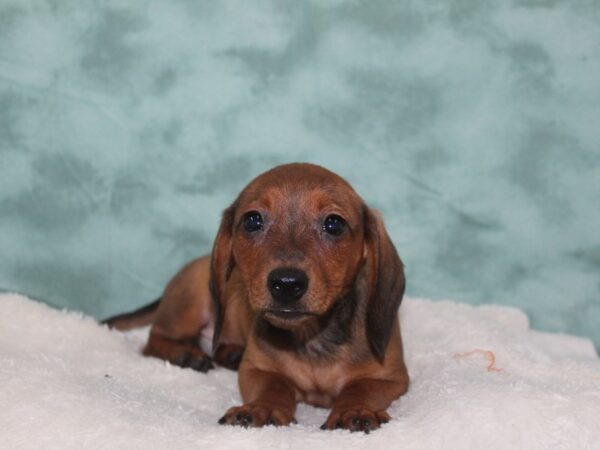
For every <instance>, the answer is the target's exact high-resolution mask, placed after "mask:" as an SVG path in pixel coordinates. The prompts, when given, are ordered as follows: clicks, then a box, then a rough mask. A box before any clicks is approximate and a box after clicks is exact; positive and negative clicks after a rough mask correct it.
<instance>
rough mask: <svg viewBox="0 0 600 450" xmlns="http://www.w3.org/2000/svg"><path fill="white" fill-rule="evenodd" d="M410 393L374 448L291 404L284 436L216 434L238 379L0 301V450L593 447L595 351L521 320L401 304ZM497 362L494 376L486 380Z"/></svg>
mask: <svg viewBox="0 0 600 450" xmlns="http://www.w3.org/2000/svg"><path fill="white" fill-rule="evenodd" d="M401 322H402V332H403V335H404V336H405V338H406V339H405V341H406V344H405V351H406V354H405V356H406V360H407V365H408V367H409V368H410V371H411V377H412V380H413V383H412V384H411V389H410V391H409V392H408V394H406V395H405V396H403V397H402V398H401V399H400V400H398V401H396V402H395V403H393V404H392V406H391V408H390V409H389V412H390V414H391V416H392V417H393V419H394V420H392V421H391V422H389V423H388V424H385V425H383V427H382V428H381V429H380V430H379V431H378V432H377V433H372V434H370V435H363V434H362V433H359V434H357V433H352V434H351V433H350V432H348V431H341V430H338V431H332V432H323V431H322V430H320V429H319V425H320V424H321V423H323V421H324V419H325V417H326V416H327V410H325V409H318V408H313V407H310V406H306V405H300V406H299V409H298V412H297V419H298V424H297V425H292V426H291V427H289V428H287V427H286V428H275V427H271V426H269V427H266V428H263V429H242V428H238V427H223V426H219V425H217V423H216V421H217V419H218V418H219V417H220V415H221V414H222V412H223V410H224V409H226V408H228V407H229V406H232V405H235V404H238V403H239V402H240V397H239V393H238V387H237V383H236V378H237V375H236V373H234V372H231V371H229V370H226V369H223V368H217V369H215V370H213V371H211V372H209V373H208V374H200V373H198V372H194V371H193V370H191V369H181V368H178V367H175V366H171V365H169V364H167V363H164V362H162V361H160V360H158V359H154V358H144V357H142V356H141V355H140V352H139V350H140V348H141V347H142V345H143V344H144V341H145V339H146V334H147V330H140V331H137V332H134V333H128V334H123V333H120V332H117V331H110V330H108V329H107V328H106V327H103V326H100V325H98V324H97V323H96V322H95V321H94V320H93V319H92V318H89V317H85V316H82V315H81V314H79V313H70V312H60V311H56V310H54V309H51V308H49V307H47V306H45V305H43V304H40V303H36V302H34V301H31V300H29V299H27V298H25V297H21V296H18V295H0V399H1V404H2V408H0V429H1V430H2V432H1V433H0V448H11V449H25V448H26V449H31V448H45V449H51V448H57V449H86V448H93V449H100V448H107V449H108V448H110V449H120V448H122V449H131V448H144V449H153V448H157V449H158V448H178V449H186V448H190V449H198V448H214V449H217V448H219V449H220V448H236V449H244V448H259V447H260V448H269V447H272V448H280V447H282V446H285V447H286V448H299V449H306V448H332V449H336V448H340V449H345V450H347V449H349V448H417V449H418V448H427V449H431V448H495V449H501V448H528V449H535V448H581V449H583V448H593V447H596V448H597V445H598V442H600V429H599V428H598V426H597V425H598V423H597V421H598V417H600V390H599V389H598V386H600V361H599V360H598V357H597V355H596V353H595V351H594V348H593V346H592V345H591V343H590V342H589V341H587V340H585V339H581V338H575V337H572V336H567V335H555V334H546V333H540V332H536V331H532V330H530V329H529V324H528V320H527V318H526V316H525V315H524V314H523V313H522V312H520V311H519V310H516V309H511V308H506V307H499V306H483V307H472V306H467V305H463V304H457V303H453V302H447V301H444V302H435V303H434V302H431V301H428V300H417V299H406V300H405V302H404V304H403V307H402V313H401ZM475 349H485V350H488V351H492V352H493V353H494V355H495V358H496V364H495V367H496V368H499V369H501V371H500V372H495V371H488V370H487V367H488V364H489V361H488V360H487V359H486V355H485V354H484V353H481V352H475V353H472V354H470V355H468V356H463V357H459V358H457V357H455V355H457V354H465V353H468V352H471V351H472V350H475Z"/></svg>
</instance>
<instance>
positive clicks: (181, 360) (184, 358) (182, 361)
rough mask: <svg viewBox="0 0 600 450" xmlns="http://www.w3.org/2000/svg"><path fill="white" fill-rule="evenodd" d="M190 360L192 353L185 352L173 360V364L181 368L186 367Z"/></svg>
mask: <svg viewBox="0 0 600 450" xmlns="http://www.w3.org/2000/svg"><path fill="white" fill-rule="evenodd" d="M189 359H190V352H183V353H181V354H180V355H179V356H178V357H177V358H175V359H174V360H173V364H175V365H176V366H179V367H186V364H187V362H188V360H189Z"/></svg>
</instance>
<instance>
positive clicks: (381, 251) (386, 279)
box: [365, 209, 406, 360]
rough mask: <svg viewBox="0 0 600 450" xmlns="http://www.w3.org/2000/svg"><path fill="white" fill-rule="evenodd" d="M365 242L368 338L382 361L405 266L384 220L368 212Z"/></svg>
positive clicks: (402, 284) (376, 213) (401, 294)
mask: <svg viewBox="0 0 600 450" xmlns="http://www.w3.org/2000/svg"><path fill="white" fill-rule="evenodd" d="M365 242H366V252H367V264H368V271H367V276H368V282H369V299H368V301H369V303H368V305H367V337H368V339H369V344H370V345H371V350H372V351H373V353H374V354H375V356H377V358H379V359H380V360H383V357H384V355H385V350H386V348H387V345H388V342H389V340H390V334H391V333H392V328H393V326H394V322H395V321H396V320H397V315H398V308H399V307H400V303H401V302H402V296H403V295H404V288H405V285H406V281H405V278H404V268H403V267H404V266H403V264H402V261H400V257H399V256H398V253H397V252H396V248H395V247H394V244H393V243H392V241H391V239H390V237H389V236H388V234H387V232H386V231H385V226H384V224H383V219H382V218H381V216H380V215H379V213H378V212H375V211H372V210H369V209H366V212H365Z"/></svg>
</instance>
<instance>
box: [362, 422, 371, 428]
mask: <svg viewBox="0 0 600 450" xmlns="http://www.w3.org/2000/svg"><path fill="white" fill-rule="evenodd" d="M362 426H363V429H364V430H365V431H368V430H370V429H371V419H363V422H362Z"/></svg>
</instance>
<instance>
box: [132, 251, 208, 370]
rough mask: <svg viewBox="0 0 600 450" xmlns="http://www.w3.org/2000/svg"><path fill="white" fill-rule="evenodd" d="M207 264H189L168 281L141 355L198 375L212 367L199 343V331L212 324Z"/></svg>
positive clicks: (199, 261) (206, 260) (202, 262)
mask: <svg viewBox="0 0 600 450" xmlns="http://www.w3.org/2000/svg"><path fill="white" fill-rule="evenodd" d="M209 264H210V258H209V257H204V258H200V259H197V260H195V261H192V262H191V263H189V264H188V265H187V266H185V267H184V268H183V269H182V270H181V271H180V272H179V273H178V274H177V275H175V277H174V278H173V279H172V280H171V281H170V282H169V284H168V285H167V287H166V289H165V292H164V294H163V297H162V301H161V302H160V305H159V306H158V310H157V311H156V318H155V320H154V324H153V325H152V329H151V330H150V337H149V339H148V343H147V344H146V347H145V348H144V350H143V353H144V355H146V356H155V357H157V358H161V359H164V360H167V361H169V362H171V363H172V364H175V365H178V366H181V367H190V368H192V369H194V370H198V371H200V372H206V371H208V370H209V369H212V368H213V365H212V361H211V358H210V356H208V355H207V354H206V353H204V352H203V351H202V350H201V349H200V346H199V343H198V340H199V337H200V334H201V333H202V331H203V330H204V329H206V328H207V327H209V328H210V327H211V324H212V323H214V313H213V308H212V302H211V299H210V293H209V290H208V276H209V269H210V266H209Z"/></svg>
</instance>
